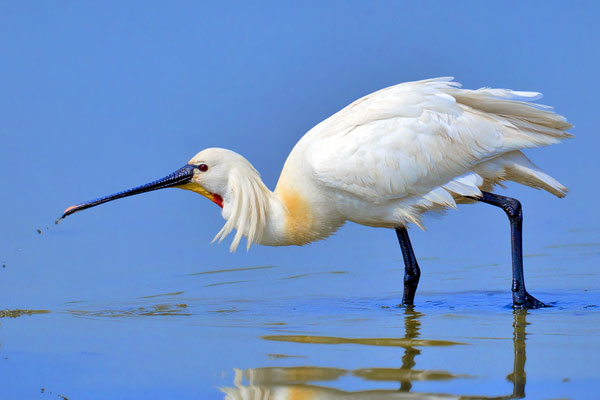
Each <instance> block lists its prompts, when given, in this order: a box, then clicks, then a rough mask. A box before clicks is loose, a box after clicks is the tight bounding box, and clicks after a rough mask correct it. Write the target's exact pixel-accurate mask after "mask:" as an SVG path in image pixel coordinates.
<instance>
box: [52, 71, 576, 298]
mask: <svg viewBox="0 0 600 400" xmlns="http://www.w3.org/2000/svg"><path fill="white" fill-rule="evenodd" d="M539 97H540V94H539V93H534V92H518V91H512V90H508V89H490V88H482V89H478V90H466V89H461V85H460V84H459V83H457V82H453V81H452V78H436V79H428V80H423V81H418V82H407V83H402V84H399V85H396V86H391V87H388V88H386V89H382V90H379V91H377V92H375V93H372V94H369V95H367V96H365V97H363V98H361V99H358V100H356V101H355V102H354V103H352V104H350V105H349V106H347V107H346V108H344V109H342V110H341V111H339V112H337V113H336V114H334V115H332V116H331V117H329V118H327V119H326V120H325V121H323V122H321V123H320V124H318V125H317V126H315V127H314V128H312V129H311V130H310V131H309V132H308V133H306V134H305V135H304V137H302V139H300V141H299V142H298V143H297V144H296V146H295V147H294V148H293V150H292V152H291V153H290V155H289V156H288V158H287V160H286V162H285V165H284V166H283V170H282V171H281V176H280V178H279V181H278V183H277V187H276V188H275V191H273V192H271V191H270V190H269V189H268V188H267V187H266V186H265V185H264V183H263V182H262V180H261V178H260V175H259V173H258V172H257V171H256V169H254V167H252V165H251V164H250V163H249V162H248V161H247V160H246V159H245V158H244V157H242V156H241V155H239V154H237V153H234V152H233V151H230V150H225V149H219V148H210V149H205V150H202V151H201V152H200V153H198V154H196V155H195V156H194V157H193V158H192V159H191V160H190V161H189V162H188V163H187V164H186V165H185V166H184V167H182V168H180V169H178V170H177V171H175V172H173V173H172V174H170V175H168V176H166V177H164V178H162V179H159V180H157V181H154V182H151V183H148V184H146V185H143V186H139V187H136V188H133V189H130V190H126V191H124V192H120V193H116V194H113V195H110V196H106V197H102V198H99V199H96V200H92V201H89V202H87V203H82V204H79V205H75V206H72V207H69V208H67V209H66V210H65V211H64V214H63V215H62V217H61V219H62V218H64V217H66V216H68V215H70V214H73V213H75V212H77V211H81V210H84V209H86V208H90V207H94V206H97V205H98V204H102V203H106V202H107V201H112V200H115V199H119V198H122V197H126V196H131V195H134V194H138V193H144V192H149V191H152V190H157V189H163V188H167V187H176V188H181V189H187V190H191V191H194V192H196V193H200V194H201V195H203V196H205V197H207V198H208V199H210V200H212V201H213V202H214V203H216V204H217V205H219V206H220V207H221V208H222V215H223V218H224V219H225V220H226V221H227V222H226V223H225V225H224V226H223V228H222V229H221V230H220V231H219V233H217V236H216V237H215V239H218V240H219V241H221V240H223V239H224V238H225V237H226V236H227V235H228V234H229V233H231V232H232V231H233V230H234V229H235V230H236V233H235V237H234V239H233V243H232V244H231V250H232V251H233V250H235V249H236V247H237V246H238V244H239V243H240V240H241V238H242V236H245V237H246V239H247V241H248V248H249V247H250V245H251V244H252V243H259V244H263V245H268V246H285V245H304V244H307V243H310V242H314V241H316V240H320V239H323V238H325V237H327V236H329V235H331V234H333V233H334V232H335V231H336V230H337V229H338V228H339V227H340V226H342V225H343V224H344V222H346V221H352V222H356V223H358V224H362V225H368V226H374V227H385V228H392V229H395V230H396V234H397V236H398V241H399V243H400V247H401V249H402V254H403V257H404V263H405V275H404V294H403V297H402V302H403V303H404V304H413V301H414V296H415V291H416V289H417V284H418V282H419V277H420V274H421V272H420V269H419V266H418V264H417V259H416V257H415V255H414V253H413V250H412V246H411V243H410V239H409V237H408V232H407V229H406V227H407V225H408V224H409V223H414V224H416V225H418V226H421V222H420V221H421V216H422V215H423V214H424V213H425V212H428V211H433V210H441V209H444V208H447V207H452V208H456V204H458V203H467V202H474V201H481V202H483V203H487V204H491V205H494V206H497V207H500V208H502V209H503V210H504V211H505V212H506V214H507V215H508V218H509V221H510V229H511V245H512V275H513V279H512V296H513V304H514V307H515V308H538V307H543V306H544V304H543V303H542V302H540V301H539V300H537V299H536V298H535V297H533V296H531V295H530V294H529V293H528V292H527V291H526V290H525V281H524V277H523V254H522V241H521V237H522V234H521V224H522V213H521V204H520V203H519V201H518V200H516V199H513V198H510V197H505V196H500V195H498V194H493V193H491V190H492V189H493V187H494V186H495V185H496V184H497V183H499V182H501V181H505V180H510V181H514V182H518V183H521V184H524V185H527V186H531V187H534V188H541V189H545V190H547V191H548V192H550V193H552V194H554V195H555V196H558V197H563V196H564V195H565V193H566V191H567V188H565V187H564V186H563V185H561V184H560V183H559V182H558V181H557V180H555V179H554V178H552V177H551V176H549V175H547V174H546V173H544V172H543V171H541V170H540V169H539V168H538V167H536V166H535V165H534V164H533V163H532V162H531V161H530V160H529V159H528V158H527V157H526V156H525V155H524V154H523V153H522V152H521V150H522V149H526V148H530V147H538V146H544V145H549V144H552V143H557V142H559V141H560V140H561V139H564V138H567V137H569V136H570V135H569V133H567V130H568V129H569V128H570V127H571V125H570V124H569V123H568V122H567V121H566V119H565V118H564V117H562V116H560V115H558V114H555V113H554V112H552V111H551V109H550V108H549V107H547V106H542V105H538V104H534V103H531V102H530V101H533V100H535V99H538V98H539Z"/></svg>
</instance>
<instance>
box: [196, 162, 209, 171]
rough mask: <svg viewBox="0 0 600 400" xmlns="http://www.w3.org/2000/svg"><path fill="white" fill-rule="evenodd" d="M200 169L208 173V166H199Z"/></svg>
mask: <svg viewBox="0 0 600 400" xmlns="http://www.w3.org/2000/svg"><path fill="white" fill-rule="evenodd" d="M198 169H199V170H200V171H202V172H206V171H208V165H206V164H200V165H198Z"/></svg>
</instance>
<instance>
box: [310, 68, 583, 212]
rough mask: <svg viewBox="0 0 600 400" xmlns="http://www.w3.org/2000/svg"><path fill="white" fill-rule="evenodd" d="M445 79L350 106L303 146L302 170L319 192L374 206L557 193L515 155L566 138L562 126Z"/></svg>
mask: <svg viewBox="0 0 600 400" xmlns="http://www.w3.org/2000/svg"><path fill="white" fill-rule="evenodd" d="M451 79H452V78H438V79H430V80H425V81H419V82H408V83H404V84H400V85H396V86H392V87H389V88H386V89H383V90H380V91H378V92H375V93H373V94H370V95H368V96H366V97H363V98H361V99H359V100H357V101H355V102H354V103H352V104H350V105H349V106H347V107H346V108H344V109H342V110H341V111H339V112H338V113H336V114H334V115H333V116H331V117H330V118H328V119H327V120H325V121H323V122H322V123H320V124H319V125H317V126H316V127H314V128H313V129H312V130H311V131H310V132H308V133H307V134H306V135H305V137H304V138H303V139H302V140H301V142H300V143H299V144H301V145H302V146H306V147H309V148H310V151H306V152H304V154H307V155H308V157H309V158H308V159H306V160H305V161H306V163H307V164H308V165H309V166H311V167H312V169H313V172H314V174H315V176H316V178H317V179H318V180H319V181H320V182H321V183H323V184H324V185H326V186H328V187H330V188H331V189H334V190H340V191H343V192H346V193H349V194H353V195H355V196H357V197H358V198H361V199H364V200H368V201H370V202H374V203H385V202H388V201H390V200H398V199H403V198H406V197H410V196H419V197H420V204H418V205H421V206H427V203H435V204H439V205H442V206H450V207H455V206H456V204H455V199H454V197H453V194H454V195H458V196H477V195H480V194H481V192H480V188H481V187H482V186H483V185H486V184H490V183H491V184H493V183H496V181H498V180H502V179H510V180H515V181H517V182H520V183H524V184H526V185H529V186H533V187H537V188H543V189H545V190H548V191H550V192H551V193H553V194H555V195H558V196H561V195H564V192H565V191H566V188H565V187H564V186H562V185H561V184H560V183H558V182H557V181H556V180H554V179H553V178H552V177H550V176H549V175H547V174H545V173H543V172H542V171H540V170H539V169H538V168H537V167H535V166H534V165H533V164H531V162H529V160H528V159H527V158H526V157H525V156H524V155H522V154H521V153H520V152H519V151H518V150H520V149H524V148H530V147H537V146H542V145H548V144H552V143H556V142H558V141H559V140H561V139H564V138H566V137H569V136H570V135H569V134H568V133H567V132H566V130H567V129H569V128H570V127H571V125H570V124H569V123H567V122H566V120H565V118H564V117H562V116H560V115H557V114H555V113H553V112H552V111H550V108H549V107H545V106H540V105H537V104H533V103H528V102H526V101H519V100H516V99H517V98H521V99H527V100H534V99H537V98H539V96H540V95H539V94H538V93H534V92H515V91H511V90H507V89H489V88H483V89H479V90H463V89H460V84H459V83H457V82H451ZM492 160H496V165H495V166H491V165H490V166H489V168H487V169H486V165H487V164H486V163H487V162H491V161H492Z"/></svg>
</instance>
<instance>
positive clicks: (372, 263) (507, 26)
mask: <svg viewBox="0 0 600 400" xmlns="http://www.w3.org/2000/svg"><path fill="white" fill-rule="evenodd" d="M565 4H566V3H563V2H547V1H543V2H542V1H540V2H527V3H526V4H523V3H522V2H513V3H510V4H508V3H504V4H495V5H494V4H491V3H490V2H461V3H450V2H439V1H438V2H435V1H422V2H389V1H388V2H385V1H383V2H348V1H343V2H334V1H331V2H297V3H292V2H289V3H288V2H279V1H274V2H259V3H238V2H218V3H217V2H214V3H211V2H183V1H182V2H174V3H170V4H169V5H168V6H167V5H166V4H165V3H161V2H150V1H144V2H77V1H64V2H53V3H45V2H38V3H21V2H18V3H17V2H11V3H8V2H3V3H2V4H1V5H0V15H1V17H0V18H1V19H2V23H1V24H0V51H1V53H2V62H1V63H0V80H1V81H0V87H1V88H2V89H1V96H0V110H1V111H0V112H1V113H2V118H1V121H0V132H1V135H2V145H1V146H0V173H1V174H2V178H1V179H2V200H1V201H2V207H0V213H1V214H0V219H1V220H2V221H3V226H4V229H2V230H0V243H2V245H1V246H2V253H1V254H2V257H3V258H4V259H5V261H7V262H11V261H12V260H13V258H14V257H16V255H15V254H16V253H17V252H18V251H19V250H18V249H23V248H28V249H30V250H32V251H33V250H36V249H37V247H36V246H41V245H39V244H34V243H33V242H30V240H34V241H35V240H36V238H35V236H36V235H37V234H36V233H35V230H36V229H37V228H38V227H40V228H42V229H44V228H45V227H47V226H49V227H51V226H52V224H53V220H54V218H55V217H57V216H59V215H60V213H61V212H62V210H64V208H66V207H67V206H69V205H71V204H75V203H77V202H81V201H85V200H89V199H91V198H95V197H97V196H99V195H103V194H108V193H113V192H116V191H119V190H121V189H125V188H128V187H131V186H134V185H137V184H141V183H145V182H147V181H149V180H152V179H155V178H158V177H162V176H164V175H166V174H167V173H170V172H171V171H173V170H175V169H177V168H179V167H180V166H181V165H183V164H184V163H186V162H187V161H188V159H189V158H191V157H192V156H193V155H194V154H196V152H198V151H200V150H201V149H203V148H206V147H213V146H218V147H225V148H230V149H232V150H234V151H237V152H239V153H241V154H243V155H244V156H245V157H247V158H248V159H249V160H250V161H251V162H252V163H253V164H254V165H255V166H256V168H257V169H258V170H259V171H260V172H261V173H262V176H263V179H264V181H265V183H266V184H267V186H269V187H270V188H271V189H273V188H274V186H275V183H276V181H277V178H278V176H279V172H280V169H281V166H282V165H283V163H284V161H285V158H286V157H287V154H288V153H289V151H290V150H291V148H292V147H293V145H294V144H295V143H296V141H297V140H298V139H299V138H300V137H301V136H302V135H303V134H304V133H305V132H306V131H308V130H309V129H310V128H311V127H312V126H314V125H315V124H317V123H318V122H320V121H321V120H323V119H325V118H327V117H328V116H329V115H331V114H333V113H334V112H336V111H337V110H339V109H340V108H342V107H343V106H345V105H347V104H348V103H350V102H351V101H353V100H354V99H356V98H358V97H360V96H363V95H365V94H367V93H369V92H372V91H375V90H377V89H380V88H383V87H385V86H389V85H392V84H395V83H399V82H403V81H409V80H417V79H423V78H429V77H436V76H447V75H453V76H456V78H457V80H458V81H459V82H461V83H463V85H464V87H466V88H478V87H482V86H491V87H506V88H513V89H518V90H535V91H541V92H543V93H544V95H545V97H544V99H543V101H542V102H543V103H545V104H549V105H552V106H554V107H555V108H556V110H557V111H558V112H559V113H561V114H563V115H565V116H567V117H568V119H569V121H571V122H572V123H574V124H575V127H576V128H575V129H573V131H572V132H573V133H574V134H575V135H576V138H575V139H572V140H569V141H566V142H564V143H562V144H560V145H556V146H551V147H549V148H545V149H536V150H532V151H529V152H527V154H528V155H529V156H530V158H532V160H533V161H534V162H536V163H537V164H538V165H539V166H541V167H542V168H543V169H544V170H546V171H547V172H548V173H550V174H551V175H553V176H554V177H556V178H557V179H558V180H559V181H560V182H562V183H563V184H565V185H566V186H567V187H569V189H570V190H571V193H570V194H569V195H568V196H567V198H566V199H563V200H559V199H556V198H554V197H553V196H551V195H549V194H547V193H544V192H541V191H535V190H532V189H529V188H525V187H520V186H518V185H509V189H510V190H509V191H508V192H507V193H510V195H512V196H514V197H517V198H519V199H521V201H522V202H523V205H524V213H525V252H527V251H529V250H535V248H536V246H542V245H545V244H549V243H550V244H551V243H555V242H565V241H567V242H568V241H569V237H568V232H569V230H573V229H576V230H594V229H596V226H597V221H598V207H597V206H596V201H597V198H598V194H599V189H598V185H597V184H596V183H595V179H594V178H595V177H596V174H597V172H598V170H599V165H600V162H599V159H598V156H597V154H596V153H597V150H596V149H597V147H598V146H599V145H600V139H599V135H598V134H597V132H596V131H597V126H596V125H597V123H596V118H597V115H598V112H597V100H596V99H597V93H599V92H600V90H599V89H600V87H599V86H600V83H599V82H600V81H599V80H598V79H597V73H598V69H599V66H600V63H599V54H600V51H599V48H598V37H599V36H598V33H599V29H598V24H597V23H596V19H597V15H598V7H597V6H596V4H597V3H595V2H577V3H574V2H573V3H568V4H569V6H565ZM222 223H223V220H222V218H221V216H220V210H219V209H218V208H217V207H216V206H215V205H214V204H212V203H210V202H208V201H206V199H204V198H202V197H201V196H198V195H196V194H193V193H190V192H187V191H180V190H163V191H158V192H153V193H150V194H144V195H142V196H136V197H132V198H128V199H125V200H120V201H118V202H113V203H110V204H107V205H103V206H102V207H98V208H96V209H94V210H89V211H86V212H84V213H81V214H78V215H76V216H73V217H71V218H69V219H67V220H65V221H64V223H62V224H60V225H58V227H57V228H56V230H57V231H58V232H56V234H60V235H65V236H66V237H67V238H65V240H67V241H71V242H72V244H71V245H70V246H69V252H70V255H69V257H71V259H84V258H85V259H86V264H87V265H88V267H87V268H85V275H84V276H82V278H84V279H89V282H86V283H85V286H86V287H87V288H88V289H89V288H90V287H94V288H98V287H100V288H101V287H102V286H103V285H104V283H102V280H103V279H105V277H106V276H107V275H111V274H114V273H117V272H118V271H119V270H121V269H122V268H124V265H127V268H129V269H134V270H136V271H139V272H143V271H146V272H147V273H152V271H154V270H156V269H159V268H174V269H178V270H183V271H185V270H187V269H193V270H198V269H202V268H203V267H204V266H206V265H235V266H238V265H266V264H278V265H288V266H290V267H296V268H298V269H300V270H301V269H302V268H303V266H304V265H306V264H307V263H319V262H321V261H320V260H323V259H326V260H327V261H328V262H331V263H336V264H340V265H346V264H356V263H357V262H358V264H361V265H363V266H364V268H376V267H377V264H378V261H381V260H382V259H384V258H385V259H387V257H388V256H389V254H390V253H395V254H397V256H398V257H400V250H399V249H398V247H397V244H396V238H395V235H394V234H393V232H390V231H388V230H385V229H373V228H367V227H362V226H357V225H353V224H349V225H347V226H346V227H344V228H342V229H341V230H340V231H339V232H338V234H337V235H336V236H334V237H332V238H330V239H328V240H326V241H324V242H320V243H315V244H312V245H309V246H306V247H304V248H298V247H289V248H278V249H274V248H266V247H254V248H252V249H251V251H250V252H249V253H246V251H245V250H243V249H240V251H238V252H237V253H236V254H234V255H230V254H229V253H228V245H220V246H218V245H213V246H210V245H209V242H210V240H211V239H212V238H213V236H214V235H215V234H216V232H217V231H218V230H219V229H220V226H221V225H222ZM426 223H427V227H428V231H427V232H420V231H419V230H418V229H417V228H413V229H411V232H413V233H412V235H413V242H414V243H413V244H414V246H415V249H416V253H417V255H418V256H420V257H425V256H430V255H432V253H435V255H444V254H448V253H457V252H458V253H464V254H469V256H471V257H473V258H481V259H483V261H486V260H489V259H496V258H498V257H500V258H501V259H505V260H506V261H508V259H509V251H508V239H509V238H508V231H507V229H508V228H507V226H506V221H505V216H504V215H502V213H501V212H500V211H499V210H497V209H493V208H490V207H488V206H484V205H476V206H466V207H460V210H459V211H458V212H456V211H451V212H449V213H448V215H447V216H446V217H445V218H444V219H440V220H438V219H435V218H430V219H428V220H427V221H426ZM593 234H594V235H595V237H596V238H598V231H597V230H595V231H594V232H593ZM32 238H33V239H32ZM32 246H33V247H32ZM175 258H176V259H177V260H178V263H177V265H175V264H170V261H171V260H173V259H175ZM79 268H80V267H79ZM70 272H71V271H66V270H65V271H61V268H60V267H56V268H52V271H48V270H47V269H44V268H40V269H38V270H36V271H35V275H36V276H38V277H40V281H41V284H43V282H44V281H47V280H52V281H53V280H55V279H58V278H57V277H60V275H61V274H62V273H70ZM424 273H426V271H424ZM38 274H39V275H38ZM31 284H32V285H33V284H34V282H32V283H31ZM71 289H74V288H71ZM105 290H106V288H105Z"/></svg>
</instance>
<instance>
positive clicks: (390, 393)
mask: <svg viewBox="0 0 600 400" xmlns="http://www.w3.org/2000/svg"><path fill="white" fill-rule="evenodd" d="M527 314H528V313H527V311H525V310H518V311H517V310H515V311H514V312H513V351H514V362H513V370H512V372H511V373H509V374H508V375H507V377H506V379H507V380H508V381H509V382H511V383H512V393H510V394H507V395H504V396H492V397H490V396H483V395H482V396H473V395H453V394H448V393H422V392H414V391H413V383H414V382H417V381H448V380H453V379H468V378H474V377H472V376H467V375H461V374H454V373H452V372H449V371H434V370H419V369H416V368H415V366H416V365H417V357H418V356H419V355H420V354H421V352H423V351H427V349H428V348H431V347H439V346H454V345H462V344H463V343H458V342H450V341H442V340H427V339H421V338H420V330H421V322H420V319H421V318H422V317H423V315H424V314H423V313H421V312H418V311H415V310H414V309H413V308H410V307H407V308H405V309H404V337H403V338H362V339H349V338H341V337H340V338H336V337H327V336H294V335H289V336H286V335H280V336H263V339H266V340H274V341H288V342H292V343H308V344H330V345H336V344H358V345H368V346H391V347H402V348H404V354H403V356H402V364H401V366H400V367H399V368H360V369H354V370H347V369H340V368H331V367H318V366H298V367H264V368H249V369H247V370H240V369H234V371H235V377H234V387H223V388H220V389H221V391H223V392H224V393H225V395H226V396H225V399H227V400H237V399H240V400H241V399H244V400H267V399H275V398H277V399H323V400H329V399H367V400H378V399H453V398H460V399H521V398H524V397H525V384H526V376H525V361H526V349H525V346H526V344H525V343H526V336H527V333H526V326H527V325H528V323H527ZM345 376H353V377H357V378H360V379H363V380H366V381H371V382H397V384H398V389H396V390H390V389H377V390H366V391H344V390H340V389H337V388H334V387H329V386H325V385H316V384H313V382H335V381H338V380H339V379H340V378H342V377H345Z"/></svg>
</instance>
